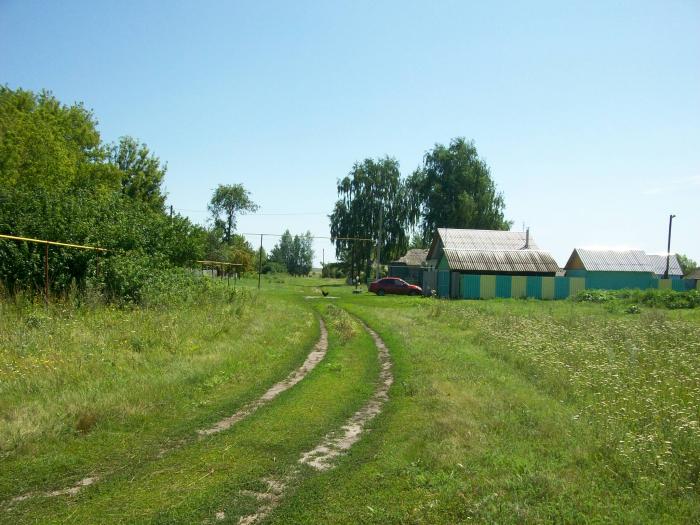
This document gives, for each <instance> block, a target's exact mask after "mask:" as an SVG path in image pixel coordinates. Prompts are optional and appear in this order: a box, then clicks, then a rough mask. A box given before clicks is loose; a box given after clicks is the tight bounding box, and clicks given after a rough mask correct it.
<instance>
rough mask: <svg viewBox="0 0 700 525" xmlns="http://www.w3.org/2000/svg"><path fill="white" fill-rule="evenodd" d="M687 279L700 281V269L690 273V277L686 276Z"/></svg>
mask: <svg viewBox="0 0 700 525" xmlns="http://www.w3.org/2000/svg"><path fill="white" fill-rule="evenodd" d="M685 278H686V279H698V280H700V268H696V269H695V270H693V271H692V272H690V273H689V274H688V275H686V276H685Z"/></svg>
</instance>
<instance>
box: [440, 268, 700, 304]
mask: <svg viewBox="0 0 700 525" xmlns="http://www.w3.org/2000/svg"><path fill="white" fill-rule="evenodd" d="M438 274H439V275H438V289H439V293H438V295H440V297H447V296H448V290H449V289H450V285H449V283H448V282H447V280H448V279H449V278H450V274H449V272H438ZM451 277H452V279H455V278H458V279H459V291H458V293H452V294H451V295H452V297H458V298H462V299H492V298H495V297H500V298H526V297H531V298H535V299H566V298H567V297H571V296H572V295H576V294H577V293H579V292H580V291H582V290H585V289H587V288H590V287H589V286H586V285H587V282H586V278H585V277H543V276H539V275H532V276H527V277H525V276H519V275H464V274H459V275H455V274H452V276H451ZM453 284H454V283H453ZM596 288H599V287H596ZM649 288H661V289H672V290H676V291H679V292H680V291H687V290H694V289H698V290H700V281H694V280H690V279H653V280H651V281H650V286H649ZM452 289H453V290H455V289H456V286H453V287H452Z"/></svg>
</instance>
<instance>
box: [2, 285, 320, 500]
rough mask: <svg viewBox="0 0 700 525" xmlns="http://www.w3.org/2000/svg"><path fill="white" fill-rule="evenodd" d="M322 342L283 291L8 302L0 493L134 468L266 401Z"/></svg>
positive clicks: (306, 313)
mask: <svg viewBox="0 0 700 525" xmlns="http://www.w3.org/2000/svg"><path fill="white" fill-rule="evenodd" d="M317 338H318V323H317V321H316V320H315V318H314V315H313V314H312V312H311V311H310V310H309V309H308V308H307V307H305V306H304V305H303V304H302V303H301V302H300V301H298V300H293V299H292V297H291V296H289V295H284V294H275V295H269V296H258V295H257V294H255V293H250V292H248V291H240V290H239V291H238V292H237V293H236V294H230V293H228V292H226V293H219V294H213V295H212V296H211V297H210V298H208V299H207V298H205V297H203V298H201V300H200V301H198V302H197V303H196V304H183V305H172V306H168V307H165V308H115V307H110V306H95V305H93V306H91V307H87V306H85V307H79V308H75V307H74V306H72V305H69V304H53V305H51V306H50V307H49V308H48V309H45V308H44V307H43V306H42V305H36V304H31V303H29V302H24V303H20V304H13V303H10V302H0V414H1V418H0V454H1V459H0V462H1V464H2V468H1V469H0V501H5V500H8V499H11V498H12V497H15V496H18V495H21V494H23V493H27V492H30V491H31V492H35V491H47V490H57V489H62V488H66V487H69V486H71V485H73V484H74V483H75V482H77V481H78V480H80V479H83V478H84V477H85V476H87V475H99V476H102V475H104V474H109V473H110V472H114V471H122V470H123V471H125V472H130V471H131V470H132V469H133V468H134V467H135V466H136V465H139V464H141V463H143V462H147V461H149V460H151V459H153V458H156V457H157V456H158V455H159V454H161V453H162V451H163V450H167V449H168V448H170V447H172V446H176V445H179V444H181V443H182V442H183V440H184V441H187V440H188V439H192V436H193V434H194V432H195V431H196V429H198V428H201V427H202V426H206V425H207V424H210V423H211V422H213V421H216V420H218V419H220V418H221V417H224V416H226V415H229V414H230V413H232V412H233V411H235V409H236V408H238V407H240V406H241V405H242V404H243V403H245V402H247V401H250V400H252V399H254V398H256V397H258V396H259V395H260V394H261V393H262V392H264V391H265V390H266V389H267V388H268V387H269V386H270V385H271V384H273V383H274V382H276V381H278V380H280V379H282V378H284V377H285V376H286V375H287V373H288V372H289V371H290V370H292V369H294V368H295V367H297V366H298V365H299V364H301V362H303V360H304V358H305V357H306V355H307V353H308V352H309V350H310V348H311V346H312V345H313V344H314V343H315V341H316V340H317ZM28 502H29V504H30V505H33V504H39V505H41V503H42V502H41V501H36V500H33V499H30V500H28Z"/></svg>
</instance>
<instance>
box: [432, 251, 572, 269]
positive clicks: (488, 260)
mask: <svg viewBox="0 0 700 525" xmlns="http://www.w3.org/2000/svg"><path fill="white" fill-rule="evenodd" d="M445 257H447V262H448V264H449V267H450V269H451V270H463V271H479V272H504V273H513V272H535V273H556V272H557V271H559V265H558V264H557V262H556V261H555V260H554V258H553V257H552V256H551V255H550V254H549V253H548V252H544V251H541V250H454V249H449V248H445Z"/></svg>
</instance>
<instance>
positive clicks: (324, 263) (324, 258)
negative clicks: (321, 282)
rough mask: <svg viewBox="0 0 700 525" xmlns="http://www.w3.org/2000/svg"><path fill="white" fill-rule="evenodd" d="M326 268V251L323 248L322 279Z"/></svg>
mask: <svg viewBox="0 0 700 525" xmlns="http://www.w3.org/2000/svg"><path fill="white" fill-rule="evenodd" d="M325 267H326V249H325V248H321V277H323V269H324V268H325Z"/></svg>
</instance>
